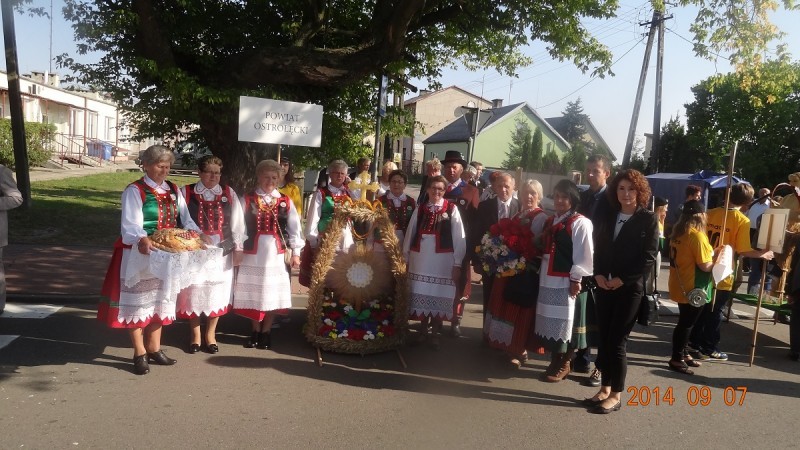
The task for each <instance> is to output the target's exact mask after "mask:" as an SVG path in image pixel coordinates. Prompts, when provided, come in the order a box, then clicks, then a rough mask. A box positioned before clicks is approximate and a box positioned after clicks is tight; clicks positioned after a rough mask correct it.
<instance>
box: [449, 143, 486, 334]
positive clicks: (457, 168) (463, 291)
mask: <svg viewBox="0 0 800 450" xmlns="http://www.w3.org/2000/svg"><path fill="white" fill-rule="evenodd" d="M466 167H467V162H466V161H465V160H464V157H463V156H461V152H459V151H456V150H448V151H447V152H445V154H444V159H443V160H442V175H444V177H445V179H447V183H448V185H447V189H446V191H445V194H444V198H445V199H447V200H448V201H451V202H454V203H455V204H456V206H457V207H458V213H459V214H460V215H461V221H462V222H463V223H464V234H465V236H467V239H469V236H471V235H472V222H473V220H474V217H475V212H476V211H477V210H478V203H479V201H480V200H479V197H480V195H479V194H478V188H476V187H475V186H472V185H470V184H467V183H466V182H464V180H462V179H461V174H462V173H464V169H465V168H466ZM473 253H474V249H470V248H467V253H466V255H464V261H463V263H462V265H461V277H460V280H459V283H458V286H456V302H455V311H454V313H455V318H454V319H453V322H452V327H451V329H450V332H451V333H452V335H453V336H455V337H458V336H461V317H463V316H464V305H465V304H466V303H467V299H469V296H470V293H472V267H471V266H470V261H471V260H472V254H473Z"/></svg>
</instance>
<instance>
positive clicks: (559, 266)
mask: <svg viewBox="0 0 800 450" xmlns="http://www.w3.org/2000/svg"><path fill="white" fill-rule="evenodd" d="M581 217H583V216H581V215H580V214H578V213H575V212H573V213H572V214H571V215H569V216H568V217H567V218H565V219H564V220H562V221H561V222H559V223H557V224H555V225H553V221H554V219H555V217H548V219H547V222H545V228H544V229H545V232H544V238H545V245H544V251H545V252H547V253H548V254H549V255H550V263H549V265H548V267H547V274H548V275H550V276H554V277H569V271H570V270H571V269H572V265H573V261H572V224H573V223H574V222H575V221H576V220H578V219H579V218H581Z"/></svg>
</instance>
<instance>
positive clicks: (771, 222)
mask: <svg viewBox="0 0 800 450" xmlns="http://www.w3.org/2000/svg"><path fill="white" fill-rule="evenodd" d="M788 222H789V210H788V209H782V208H769V209H767V210H766V211H764V214H762V215H761V226H760V227H759V228H758V241H757V242H756V247H758V248H760V249H763V250H772V251H773V252H774V253H783V240H784V238H785V236H786V225H787V223H788Z"/></svg>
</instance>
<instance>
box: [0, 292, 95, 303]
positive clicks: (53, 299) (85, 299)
mask: <svg viewBox="0 0 800 450" xmlns="http://www.w3.org/2000/svg"><path fill="white" fill-rule="evenodd" d="M100 298H101V296H100V294H12V293H8V294H7V295H6V301H7V302H9V303H50V304H56V305H66V304H70V303H98V302H99V301H100Z"/></svg>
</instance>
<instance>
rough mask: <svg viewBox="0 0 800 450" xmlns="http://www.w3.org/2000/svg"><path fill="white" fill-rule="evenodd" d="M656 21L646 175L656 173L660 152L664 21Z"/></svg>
mask: <svg viewBox="0 0 800 450" xmlns="http://www.w3.org/2000/svg"><path fill="white" fill-rule="evenodd" d="M671 17H672V16H670V17H665V18H663V19H661V20H659V21H658V53H657V54H656V101H655V102H654V103H653V105H654V106H653V140H652V142H651V143H650V161H648V163H647V173H648V174H651V173H657V172H658V154H659V153H660V152H661V90H662V86H663V84H662V78H663V76H664V20H666V19H669V18H671Z"/></svg>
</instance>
